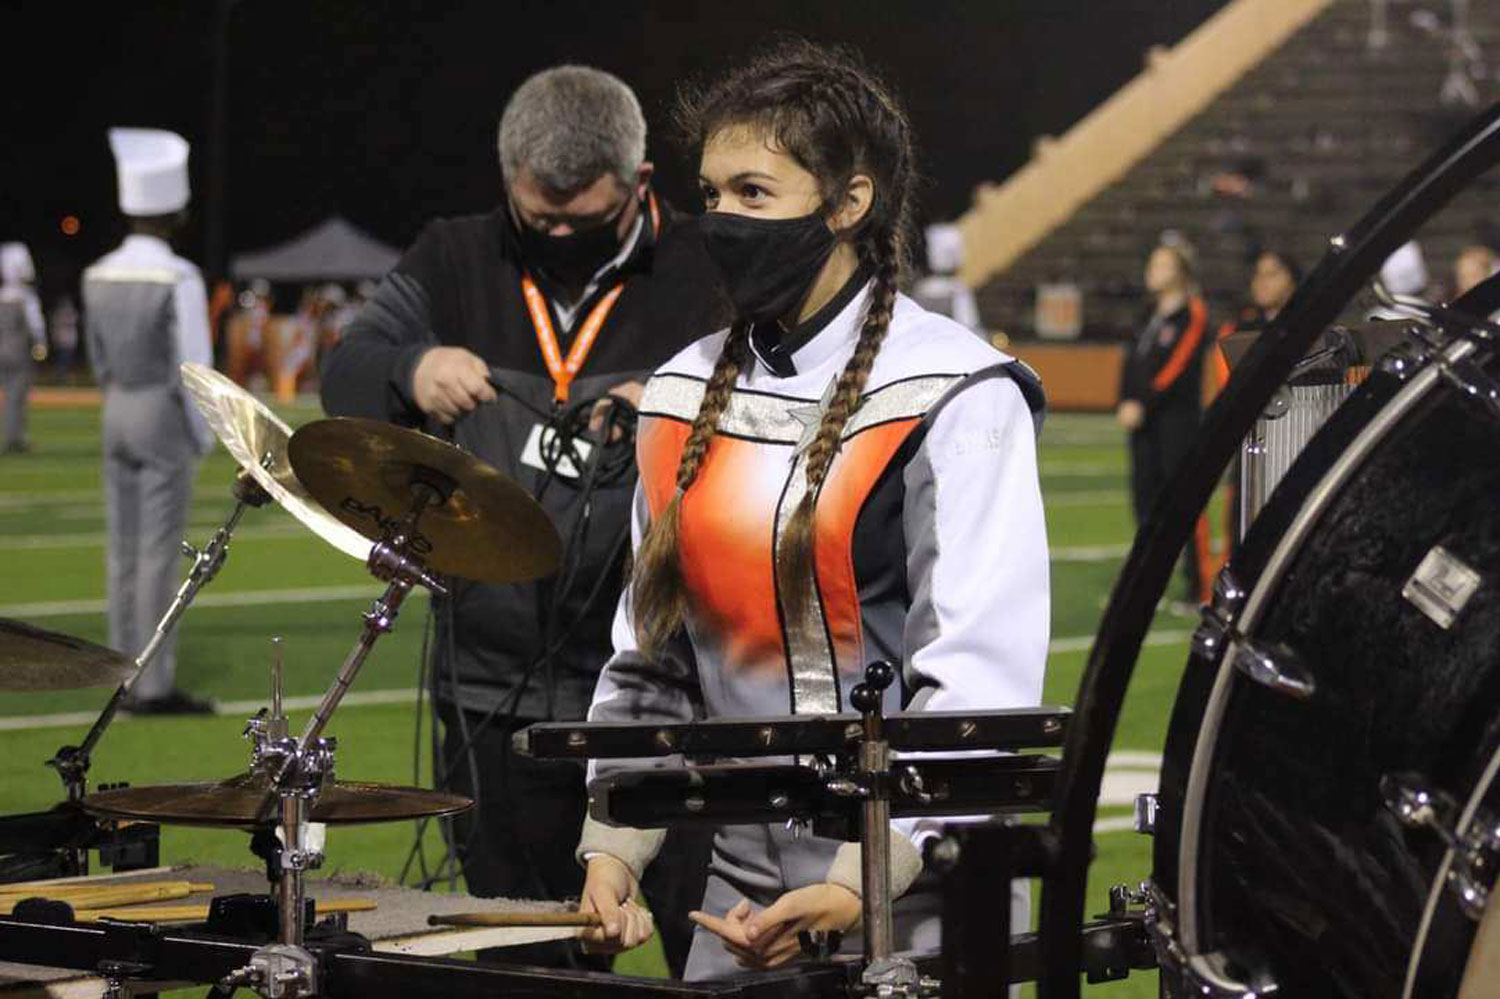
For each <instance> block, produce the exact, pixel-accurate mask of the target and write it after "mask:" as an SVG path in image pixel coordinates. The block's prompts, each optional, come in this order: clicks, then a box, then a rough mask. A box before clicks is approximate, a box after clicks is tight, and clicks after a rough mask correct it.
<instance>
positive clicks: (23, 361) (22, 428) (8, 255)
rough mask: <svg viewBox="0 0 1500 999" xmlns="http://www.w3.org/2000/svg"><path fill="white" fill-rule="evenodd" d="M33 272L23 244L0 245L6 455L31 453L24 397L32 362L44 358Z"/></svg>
mask: <svg viewBox="0 0 1500 999" xmlns="http://www.w3.org/2000/svg"><path fill="white" fill-rule="evenodd" d="M35 280H36V269H35V268H34V267H33V266H32V263H31V252H30V251H29V250H27V249H26V244H25V243H4V244H0V393H4V395H5V423H4V427H5V438H4V445H3V447H4V450H5V453H7V454H21V453H23V452H26V451H29V450H31V446H30V445H29V444H27V443H26V396H27V395H28V394H29V393H30V391H31V362H32V360H33V358H35V357H36V356H37V355H38V354H40V355H41V356H43V357H45V356H46V350H47V331H46V328H45V327H44V326H43V325H42V307H41V305H40V304H38V302H37V298H36V292H35V291H33V290H32V289H31V283H32V282H33V281H35Z"/></svg>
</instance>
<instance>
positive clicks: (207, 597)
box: [0, 583, 426, 620]
mask: <svg viewBox="0 0 1500 999" xmlns="http://www.w3.org/2000/svg"><path fill="white" fill-rule="evenodd" d="M380 592H381V590H380V587H379V586H378V585H376V584H374V583H359V584H355V585H350V586H305V587H300V588H297V589H288V590H239V591H231V592H229V593H204V594H201V595H200V596H199V597H198V599H197V600H195V601H193V606H194V607H260V606H264V605H268V604H302V603H328V602H331V601H339V600H358V599H360V598H374V597H376V596H379V595H380ZM425 592H426V591H425V590H416V591H415V592H413V593H412V594H411V595H412V596H413V597H417V596H420V595H421V594H424V593H425ZM108 607H109V605H108V603H107V602H106V601H104V600H43V601H39V602H37V603H30V604H0V617H14V618H20V619H22V620H26V619H29V618H38V617H61V616H64V615H68V614H103V613H105V612H106V611H107V610H108Z"/></svg>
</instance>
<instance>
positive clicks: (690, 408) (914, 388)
mask: <svg viewBox="0 0 1500 999" xmlns="http://www.w3.org/2000/svg"><path fill="white" fill-rule="evenodd" d="M962 378H963V376H961V375H927V376H925V377H921V378H910V379H907V380H905V381H900V382H895V383H892V384H890V385H886V386H882V387H881V388H877V389H875V390H874V391H873V392H870V393H868V394H866V395H865V397H864V401H863V402H861V404H860V408H859V409H858V410H857V411H856V412H855V413H854V415H853V416H851V417H850V418H849V422H848V423H847V424H845V426H844V434H843V437H844V440H848V439H849V438H850V437H853V436H854V435H855V434H857V433H859V432H860V431H861V430H865V429H867V428H869V427H872V426H874V425H876V424H879V423H888V422H890V421H892V420H904V419H912V418H914V417H919V416H922V415H923V414H925V413H926V412H927V410H928V409H930V408H931V407H932V405H933V403H935V402H937V400H938V399H940V398H942V396H943V393H945V392H947V391H948V389H950V388H952V387H953V385H954V384H956V383H957V382H959V381H961V380H962ZM705 387H706V386H705V383H704V382H703V381H701V380H700V379H697V378H689V377H687V376H686V375H677V374H661V375H657V376H656V377H654V378H652V379H651V381H650V383H649V384H647V386H646V392H645V395H644V396H643V397H642V398H641V407H640V408H641V412H642V413H643V414H646V415H648V416H666V417H670V418H673V419H678V420H682V421H684V422H686V423H691V422H692V421H693V419H694V418H695V417H696V416H697V415H698V407H699V406H700V405H702V403H703V392H704V389H705ZM816 405H818V400H816V399H788V398H785V397H782V396H773V395H762V394H761V393H758V392H745V391H736V392H735V393H734V395H733V396H731V397H730V400H729V405H728V406H727V407H725V410H724V415H723V416H721V417H720V418H719V427H718V429H719V430H720V431H722V432H724V433H726V434H735V435H737V436H740V437H755V438H759V439H760V440H766V441H771V442H773V443H776V444H796V443H798V442H799V441H800V440H801V439H802V436H803V432H804V430H805V427H806V423H805V421H804V420H801V419H798V418H797V416H796V415H795V413H794V410H805V409H806V408H807V407H808V406H816Z"/></svg>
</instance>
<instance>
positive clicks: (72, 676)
mask: <svg viewBox="0 0 1500 999" xmlns="http://www.w3.org/2000/svg"><path fill="white" fill-rule="evenodd" d="M134 666H135V664H134V663H133V662H132V661H131V660H130V657H129V656H125V655H122V654H121V653H119V652H116V651H115V650H114V649H107V648H105V647H104V646H102V645H95V644H94V643H93V642H85V641H84V640H83V639H81V638H74V637H73V636H71V635H64V634H61V633H60V632H56V631H46V630H44V629H42V628H36V627H33V626H31V625H29V624H26V623H25V622H24V621H12V620H11V619H9V618H0V690H72V689H74V688H77V687H113V686H117V685H118V684H119V683H120V682H121V681H122V680H124V679H125V678H126V677H127V676H129V675H130V672H131V670H132V669H133V668H134Z"/></svg>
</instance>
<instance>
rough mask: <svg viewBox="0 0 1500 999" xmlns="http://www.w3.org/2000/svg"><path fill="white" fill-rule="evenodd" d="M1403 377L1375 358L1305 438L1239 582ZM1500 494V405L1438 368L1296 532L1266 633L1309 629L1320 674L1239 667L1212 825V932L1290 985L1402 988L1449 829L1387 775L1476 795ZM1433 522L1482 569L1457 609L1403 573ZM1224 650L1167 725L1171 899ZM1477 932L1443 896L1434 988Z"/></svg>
mask: <svg viewBox="0 0 1500 999" xmlns="http://www.w3.org/2000/svg"><path fill="white" fill-rule="evenodd" d="M1489 367H1490V368H1491V370H1492V371H1493V368H1494V365H1490V366H1489ZM1400 387H1401V383H1400V382H1399V381H1398V380H1397V379H1395V378H1394V377H1391V376H1388V375H1384V374H1379V375H1376V376H1375V377H1373V378H1372V379H1371V381H1370V382H1369V383H1367V384H1366V385H1365V386H1364V387H1363V388H1361V390H1360V391H1359V392H1357V393H1356V394H1355V395H1354V396H1353V397H1351V399H1350V400H1349V402H1348V403H1346V404H1345V406H1344V407H1342V408H1341V409H1340V410H1339V412H1338V413H1336V414H1335V416H1334V417H1333V418H1331V419H1330V420H1329V422H1328V424H1327V425H1325V428H1324V430H1323V431H1322V432H1321V433H1320V434H1319V435H1318V436H1317V437H1315V438H1314V440H1313V441H1312V442H1311V443H1310V444H1309V446H1308V448H1307V450H1306V451H1305V452H1304V453H1303V456H1302V457H1301V458H1300V459H1299V461H1298V463H1297V464H1296V465H1295V466H1294V467H1293V469H1292V470H1291V472H1289V474H1288V476H1287V479H1286V480H1285V481H1284V482H1283V484H1282V486H1281V487H1280V488H1279V489H1278V491H1277V492H1276V494H1275V496H1274V497H1273V498H1272V501H1271V503H1270V504H1269V505H1268V506H1267V507H1266V509H1265V510H1264V511H1263V512H1262V514H1261V516H1260V517H1259V518H1258V519H1257V521H1256V523H1255V525H1254V528H1253V529H1252V531H1251V533H1250V535H1249V536H1248V537H1247V538H1246V541H1245V544H1244V546H1243V547H1242V549H1241V552H1240V553H1239V554H1238V555H1237V557H1236V559H1235V562H1234V564H1233V566H1232V567H1231V570H1230V571H1231V572H1232V573H1234V574H1235V575H1236V577H1237V579H1238V581H1239V583H1240V584H1241V586H1242V587H1243V588H1245V589H1246V590H1253V589H1254V588H1255V585H1256V584H1257V582H1258V581H1259V580H1260V578H1261V577H1262V575H1263V573H1264V572H1265V570H1266V566H1267V563H1268V561H1269V559H1270V558H1271V555H1272V553H1273V551H1274V550H1275V549H1276V547H1277V546H1278V545H1279V544H1280V542H1281V540H1282V538H1283V537H1284V536H1285V535H1286V533H1287V530H1288V529H1289V527H1290V526H1291V524H1292V521H1293V519H1294V518H1295V516H1296V515H1297V513H1298V511H1299V510H1301V509H1302V507H1303V505H1304V504H1305V503H1306V502H1307V500H1308V498H1309V497H1310V496H1311V495H1312V494H1313V493H1314V491H1315V490H1316V489H1317V488H1318V486H1319V483H1320V482H1322V481H1323V480H1324V478H1325V476H1326V474H1327V473H1328V471H1329V470H1330V469H1331V468H1332V466H1333V465H1334V463H1335V462H1336V461H1337V459H1338V457H1339V456H1340V455H1341V454H1342V453H1343V452H1344V451H1345V450H1346V448H1347V447H1348V445H1349V444H1350V443H1351V442H1352V441H1353V440H1354V439H1355V438H1356V437H1357V436H1358V435H1359V434H1360V433H1361V431H1363V430H1364V428H1365V427H1366V426H1367V425H1368V424H1369V423H1370V421H1371V419H1372V418H1373V417H1374V416H1375V415H1376V414H1377V413H1378V412H1380V410H1382V409H1383V408H1384V407H1385V406H1386V405H1387V404H1388V403H1389V401H1390V399H1391V398H1392V397H1393V396H1394V394H1395V393H1396V391H1398V390H1399V388H1400ZM1497 500H1500V420H1497V419H1496V418H1495V417H1494V416H1493V415H1491V414H1490V413H1488V412H1487V411H1485V410H1484V409H1482V408H1481V407H1479V406H1478V405H1476V404H1474V403H1472V402H1470V401H1468V400H1465V399H1462V398H1460V397H1459V395H1458V393H1457V392H1455V391H1453V390H1451V389H1449V388H1448V387H1446V386H1445V385H1443V384H1441V383H1439V384H1438V385H1437V386H1436V387H1434V388H1433V389H1432V390H1430V391H1429V392H1427V394H1426V396H1425V397H1424V398H1423V399H1422V400H1420V401H1419V402H1418V403H1417V404H1416V405H1415V406H1414V407H1413V408H1412V409H1411V410H1410V411H1409V412H1407V413H1406V414H1405V415H1404V416H1403V417H1401V419H1400V420H1399V422H1398V423H1397V425H1396V426H1395V428H1394V429H1393V430H1392V431H1391V432H1390V433H1389V434H1388V435H1387V436H1386V438H1385V439H1384V440H1382V441H1381V442H1380V443H1379V444H1378V445H1377V446H1376V447H1375V449H1374V450H1373V452H1372V453H1371V454H1370V455H1369V456H1368V457H1367V458H1366V459H1365V461H1364V462H1363V464H1362V466H1361V467H1360V468H1358V469H1357V470H1356V471H1355V472H1354V473H1353V474H1352V475H1351V476H1350V477H1349V478H1348V479H1347V480H1346V481H1345V482H1344V483H1343V485H1342V486H1341V487H1340V488H1339V490H1338V494H1337V495H1336V496H1335V498H1334V499H1333V501H1332V502H1331V504H1330V505H1329V506H1328V508H1327V509H1326V510H1325V511H1324V512H1323V514H1322V516H1321V517H1320V518H1319V519H1318V522H1317V523H1316V524H1315V525H1313V527H1312V529H1311V530H1310V531H1309V532H1308V534H1307V535H1306V537H1305V538H1304V539H1303V540H1302V541H1301V543H1300V544H1299V546H1298V548H1297V550H1296V552H1295V554H1294V555H1293V557H1292V559H1291V561H1290V563H1289V565H1288V568H1287V570H1286V572H1285V573H1284V575H1283V576H1282V578H1281V580H1280V581H1279V582H1278V583H1277V584H1276V586H1275V591H1274V594H1273V596H1272V599H1271V601H1270V603H1269V604H1268V609H1267V611H1266V612H1265V613H1264V614H1263V615H1262V616H1261V619H1260V620H1259V621H1258V622H1256V624H1255V626H1254V627H1253V628H1252V629H1251V636H1250V637H1252V638H1254V639H1256V640H1257V641H1260V642H1262V643H1275V642H1280V643H1284V644H1286V645H1287V646H1289V647H1291V648H1292V649H1294V650H1295V651H1296V652H1297V653H1298V655H1299V658H1300V660H1301V662H1302V664H1303V665H1304V666H1305V667H1306V669H1307V671H1308V672H1309V673H1310V674H1311V675H1312V677H1313V679H1314V680H1315V682H1316V685H1317V687H1316V691H1315V693H1314V694H1313V696H1312V697H1311V698H1309V699H1308V700H1307V701H1303V702H1299V701H1296V700H1293V699H1291V698H1288V697H1287V696H1286V695H1284V694H1281V693H1277V692H1275V691H1272V690H1270V689H1268V688H1265V687H1261V686H1258V685H1256V684H1254V683H1252V682H1250V681H1249V680H1247V679H1245V678H1243V677H1236V678H1235V679H1234V681H1233V683H1234V686H1233V689H1232V692H1231V695H1230V698H1229V701H1228V707H1227V710H1226V711H1225V714H1224V716H1223V720H1222V724H1221V726H1220V730H1219V736H1218V740H1219V741H1218V745H1217V747H1216V750H1215V753H1214V757H1213V763H1212V768H1211V777H1210V780H1209V782H1208V789H1207V792H1206V795H1207V796H1206V801H1205V805H1204V819H1203V825H1202V836H1201V839H1200V842H1199V843H1198V844H1196V847H1197V849H1198V850H1199V860H1198V863H1197V865H1196V868H1195V870H1196V871H1197V872H1198V873H1197V875H1196V877H1197V881H1196V888H1197V893H1198V896H1199V898H1200V899H1201V902H1200V907H1199V920H1198V930H1199V935H1200V938H1199V943H1200V946H1199V949H1200V950H1203V951H1210V950H1220V951H1223V952H1224V953H1226V954H1227V955H1229V956H1231V957H1232V958H1238V959H1239V960H1240V962H1241V963H1242V964H1243V965H1244V966H1246V968H1247V969H1248V968H1251V967H1255V968H1260V969H1263V970H1265V971H1266V972H1268V973H1269V975H1270V977H1271V978H1272V979H1274V980H1275V981H1276V982H1277V983H1278V984H1279V985H1280V986H1281V987H1282V988H1283V990H1284V994H1290V995H1320V996H1351V997H1353V996H1359V997H1379V996H1399V995H1401V992H1402V987H1403V983H1404V980H1405V977H1406V972H1407V966H1408V964H1409V962H1410V959H1411V956H1412V949H1413V947H1414V945H1415V941H1416V937H1417V927H1418V925H1419V923H1420V920H1421V917H1422V912H1423V909H1424V907H1425V906H1426V904H1427V898H1428V894H1429V890H1430V885H1431V881H1432V879H1433V877H1434V875H1435V873H1436V871H1437V868H1438V864H1439V862H1440V860H1441V857H1442V850H1441V848H1440V844H1439V843H1438V841H1437V840H1436V838H1435V837H1433V836H1432V835H1431V834H1430V833H1423V832H1415V833H1414V832H1411V831H1408V830H1405V829H1403V828H1401V827H1400V826H1399V825H1398V824H1397V823H1396V821H1395V819H1394V817H1393V816H1392V815H1391V814H1390V813H1389V812H1388V811H1387V810H1386V808H1385V807H1384V805H1383V804H1382V800H1381V797H1380V794H1379V790H1378V785H1379V779H1380V777H1381V776H1382V775H1383V774H1386V773H1392V772H1406V771H1415V772H1417V773H1420V774H1422V775H1423V776H1424V777H1425V778H1427V779H1428V781H1429V782H1430V784H1431V785H1432V786H1435V787H1437V788H1439V789H1442V790H1444V791H1446V792H1447V793H1449V794H1450V795H1452V796H1453V797H1455V798H1456V799H1457V800H1458V801H1460V802H1462V801H1464V800H1465V799H1467V798H1468V797H1469V794H1470V791H1471V789H1472V788H1473V786H1474V784H1475V782H1476V781H1477V779H1478V776H1479V772H1480V771H1481V770H1482V769H1483V767H1484V765H1485V764H1486V763H1487V762H1488V760H1489V757H1490V755H1491V754H1492V753H1493V751H1494V748H1495V746H1496V737H1497V726H1496V721H1495V718H1496V716H1497V714H1500V711H1497V708H1500V656H1496V655H1495V651H1496V650H1497V649H1500V600H1497V596H1496V592H1495V587H1494V581H1495V580H1497V579H1500V502H1497ZM1435 544H1442V545H1443V546H1444V547H1445V548H1448V549H1449V550H1450V551H1453V552H1454V553H1455V554H1458V555H1459V556H1460V557H1461V558H1463V559H1464V561H1465V562H1466V563H1468V564H1469V565H1470V566H1471V567H1473V568H1474V569H1476V570H1477V571H1478V572H1480V574H1481V575H1482V577H1483V578H1484V579H1485V584H1483V585H1481V587H1480V590H1479V591H1478V592H1477V593H1476V594H1475V595H1474V597H1473V598H1472V599H1471V601H1470V603H1469V605H1468V606H1467V607H1465V609H1464V610H1463V612H1462V613H1461V615H1460V617H1459V619H1458V620H1457V621H1456V622H1455V624H1454V626H1453V628H1452V629H1451V630H1449V631H1444V630H1443V629H1442V628H1440V627H1438V626H1437V625H1436V624H1434V623H1433V622H1432V621H1431V620H1429V619H1428V618H1427V617H1426V616H1425V615H1424V614H1423V613H1422V612H1421V611H1420V610H1419V609H1418V608H1417V607H1415V606H1414V605H1412V604H1411V603H1410V602H1409V601H1407V600H1406V599H1405V598H1404V597H1402V595H1401V589H1402V586H1403V585H1404V583H1405V581H1406V580H1407V579H1408V578H1409V577H1410V575H1411V573H1412V571H1413V570H1414V569H1415V567H1416V565H1417V563H1418V562H1420V561H1421V559H1422V557H1423V556H1424V555H1425V554H1426V553H1427V551H1428V550H1429V549H1430V548H1431V547H1432V546H1433V545H1435ZM1217 668H1218V665H1217V663H1213V662H1207V661H1202V660H1200V659H1197V658H1195V659H1194V660H1193V661H1191V662H1190V663H1189V665H1188V669H1187V671H1186V675H1185V677H1184V680H1183V683H1182V686H1181V688H1180V690H1179V694H1178V699H1177V703H1176V704H1175V706H1174V709H1173V716H1172V720H1171V724H1170V728H1169V736H1168V742H1167V746H1166V752H1165V760H1164V764H1163V773H1162V780H1161V789H1160V805H1161V810H1160V813H1159V816H1158V823H1157V839H1156V843H1155V871H1154V880H1155V881H1156V883H1157V885H1158V887H1159V888H1161V889H1162V891H1163V893H1164V894H1165V895H1166V896H1167V898H1169V899H1173V900H1175V899H1177V898H1179V897H1180V892H1179V887H1180V886H1179V884H1178V880H1177V878H1178V867H1179V855H1180V851H1181V850H1182V848H1183V846H1184V844H1183V843H1182V841H1181V827H1180V822H1181V817H1182V812H1183V806H1184V794H1185V789H1186V785H1187V778H1188V773H1189V769H1190V766H1191V761H1192V754H1193V752H1194V750H1195V748H1196V746H1197V744H1198V741H1199V737H1200V731H1199V730H1200V726H1201V723H1202V721H1203V717H1204V714H1205V710H1206V705H1207V702H1208V698H1209V692H1210V689H1211V688H1212V686H1213V682H1214V675H1215V673H1216V671H1217ZM1204 872H1207V873H1206V874H1205V873H1204ZM1466 933H1468V934H1471V933H1472V927H1471V926H1465V925H1464V924H1463V923H1462V921H1459V922H1454V921H1453V919H1452V915H1451V913H1446V912H1443V913H1440V914H1439V918H1438V920H1437V921H1436V922H1435V924H1434V932H1433V933H1431V934H1429V937H1430V938H1431V945H1432V946H1433V947H1436V948H1448V949H1449V950H1450V951H1451V952H1452V955H1453V957H1454V959H1453V960H1449V961H1448V962H1447V965H1448V966H1449V967H1450V968H1451V969H1452V971H1451V976H1452V981H1451V983H1448V984H1446V985H1445V984H1444V983H1443V982H1442V981H1439V980H1438V979H1441V978H1443V977H1444V976H1443V975H1442V973H1441V970H1440V969H1439V966H1440V965H1441V964H1442V962H1439V961H1424V969H1425V971H1424V976H1425V977H1424V981H1423V982H1422V983H1420V984H1421V985H1422V986H1423V987H1422V988H1421V989H1419V990H1418V993H1417V994H1451V991H1452V989H1451V988H1450V985H1451V986H1456V983H1457V977H1456V976H1457V975H1458V974H1461V972H1462V966H1463V962H1462V954H1463V953H1466V951H1467V936H1466V935H1465V934H1466ZM1434 969H1439V970H1434Z"/></svg>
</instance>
